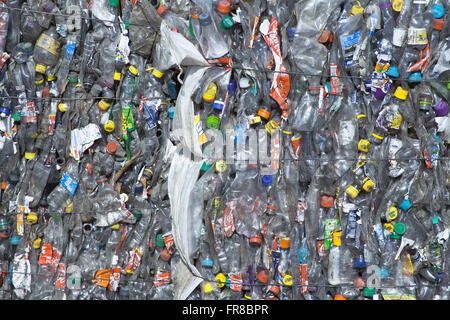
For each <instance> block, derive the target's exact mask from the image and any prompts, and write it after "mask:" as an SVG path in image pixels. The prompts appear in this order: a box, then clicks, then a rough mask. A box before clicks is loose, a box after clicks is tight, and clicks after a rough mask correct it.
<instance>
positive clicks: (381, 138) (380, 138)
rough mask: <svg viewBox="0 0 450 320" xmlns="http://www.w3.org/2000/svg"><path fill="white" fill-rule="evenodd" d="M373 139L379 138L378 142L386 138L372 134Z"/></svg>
mask: <svg viewBox="0 0 450 320" xmlns="http://www.w3.org/2000/svg"><path fill="white" fill-rule="evenodd" d="M372 137H374V138H377V139H378V140H384V137H382V136H379V135H377V134H375V133H372Z"/></svg>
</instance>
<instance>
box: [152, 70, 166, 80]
mask: <svg viewBox="0 0 450 320" xmlns="http://www.w3.org/2000/svg"><path fill="white" fill-rule="evenodd" d="M152 75H154V76H155V77H157V78H158V79H160V78H162V76H163V75H164V73H162V72H161V71H159V70H157V69H156V68H153V71H152Z"/></svg>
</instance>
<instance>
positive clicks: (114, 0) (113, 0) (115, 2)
mask: <svg viewBox="0 0 450 320" xmlns="http://www.w3.org/2000/svg"><path fill="white" fill-rule="evenodd" d="M119 3H120V1H119V0H109V5H110V6H112V7H118V6H119Z"/></svg>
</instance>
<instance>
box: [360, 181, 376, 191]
mask: <svg viewBox="0 0 450 320" xmlns="http://www.w3.org/2000/svg"><path fill="white" fill-rule="evenodd" d="M363 183H364V184H363V187H362V188H363V190H364V191H366V192H370V191H372V190H373V188H374V187H375V183H374V182H373V181H372V180H370V179H369V178H365V179H364V180H363Z"/></svg>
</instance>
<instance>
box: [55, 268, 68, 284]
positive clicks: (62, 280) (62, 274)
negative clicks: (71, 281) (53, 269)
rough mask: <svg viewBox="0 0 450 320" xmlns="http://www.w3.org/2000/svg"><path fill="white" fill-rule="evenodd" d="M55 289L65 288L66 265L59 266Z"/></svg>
mask: <svg viewBox="0 0 450 320" xmlns="http://www.w3.org/2000/svg"><path fill="white" fill-rule="evenodd" d="M55 287H56V288H58V289H64V288H65V287H66V265H65V264H64V263H60V264H59V275H58V278H56V285H55Z"/></svg>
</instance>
